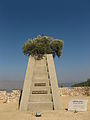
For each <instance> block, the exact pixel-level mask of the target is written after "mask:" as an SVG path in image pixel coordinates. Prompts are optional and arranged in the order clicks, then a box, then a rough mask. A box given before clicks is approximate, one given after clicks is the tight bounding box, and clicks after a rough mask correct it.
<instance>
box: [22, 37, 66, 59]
mask: <svg viewBox="0 0 90 120" xmlns="http://www.w3.org/2000/svg"><path fill="white" fill-rule="evenodd" d="M63 45H64V43H63V41H62V40H57V39H53V38H51V37H48V36H40V35H38V36H37V37H36V38H34V39H29V40H28V41H27V42H26V43H24V46H23V53H24V55H28V56H29V55H31V56H34V57H38V58H42V57H43V55H45V54H53V56H54V57H55V56H56V55H57V56H58V57H60V56H61V54H62V49H63Z"/></svg>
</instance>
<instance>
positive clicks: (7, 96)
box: [0, 90, 20, 103]
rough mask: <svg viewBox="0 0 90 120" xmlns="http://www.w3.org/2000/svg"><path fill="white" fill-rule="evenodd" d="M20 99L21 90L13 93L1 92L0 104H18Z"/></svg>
mask: <svg viewBox="0 0 90 120" xmlns="http://www.w3.org/2000/svg"><path fill="white" fill-rule="evenodd" d="M19 98H20V91H19V90H12V92H9V93H8V92H6V91H0V103H9V102H17V101H19Z"/></svg>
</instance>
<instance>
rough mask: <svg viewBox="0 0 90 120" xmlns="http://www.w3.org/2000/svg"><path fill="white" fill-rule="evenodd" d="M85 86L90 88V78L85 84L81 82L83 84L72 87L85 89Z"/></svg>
mask: <svg viewBox="0 0 90 120" xmlns="http://www.w3.org/2000/svg"><path fill="white" fill-rule="evenodd" d="M84 86H88V87H90V78H89V79H88V80H87V81H85V82H81V83H77V84H74V85H72V87H84Z"/></svg>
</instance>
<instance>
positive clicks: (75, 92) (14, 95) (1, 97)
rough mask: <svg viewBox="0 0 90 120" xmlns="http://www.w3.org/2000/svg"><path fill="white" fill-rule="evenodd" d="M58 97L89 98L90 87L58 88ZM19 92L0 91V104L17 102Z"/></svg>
mask: <svg viewBox="0 0 90 120" xmlns="http://www.w3.org/2000/svg"><path fill="white" fill-rule="evenodd" d="M59 95H60V96H65V95H68V96H83V95H85V96H90V87H89V88H88V87H71V88H68V87H63V88H59ZM19 98H20V90H12V91H11V92H6V91H0V103H11V102H19Z"/></svg>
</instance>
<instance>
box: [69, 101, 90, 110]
mask: <svg viewBox="0 0 90 120" xmlns="http://www.w3.org/2000/svg"><path fill="white" fill-rule="evenodd" d="M87 102H88V100H81V99H75V100H71V101H70V102H69V104H68V110H71V111H87Z"/></svg>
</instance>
